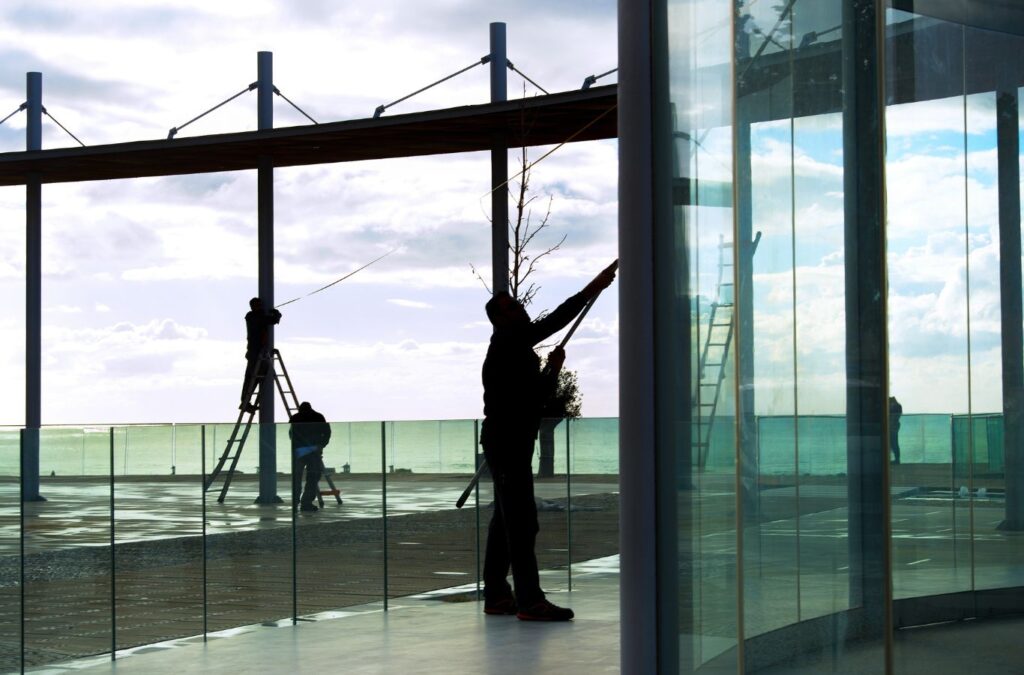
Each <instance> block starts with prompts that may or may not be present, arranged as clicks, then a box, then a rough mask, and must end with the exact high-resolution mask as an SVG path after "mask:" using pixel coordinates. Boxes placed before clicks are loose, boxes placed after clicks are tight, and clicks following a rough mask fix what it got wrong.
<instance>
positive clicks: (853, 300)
mask: <svg viewBox="0 0 1024 675" xmlns="http://www.w3.org/2000/svg"><path fill="white" fill-rule="evenodd" d="M884 17H885V15H884V9H883V7H882V2H881V0H849V1H848V2H846V3H845V4H844V5H843V46H842V49H843V91H844V101H843V174H844V175H843V190H844V193H845V195H846V197H845V200H844V201H845V214H844V222H845V258H846V264H845V273H846V290H845V295H846V437H847V448H846V453H847V460H846V462H847V476H848V479H847V480H848V498H849V521H848V527H849V556H850V561H849V562H850V606H851V607H860V608H862V610H863V614H862V615H861V616H862V621H861V622H860V623H859V625H858V628H859V629H860V631H862V635H864V636H871V637H875V638H877V637H881V636H882V635H887V634H890V633H891V627H892V603H891V602H890V598H889V572H890V569H891V564H890V560H889V555H890V553H889V531H890V523H889V489H888V484H889V471H888V466H889V461H888V459H889V458H888V452H887V450H888V448H887V442H888V417H887V412H888V400H887V397H888V379H887V378H888V370H889V367H888V366H889V364H888V353H887V345H886V328H887V325H886V321H887V312H886V282H885V271H886V270H885V229H884V222H885V154H884V143H883V141H884V138H885V126H884V107H883V105H884V100H885V99H884V98H883V97H882V92H883V90H884V76H885V71H884V68H883V63H884V62H883V60H882V58H881V47H882V40H884V35H885V34H884V32H883V30H882V29H881V24H882V22H883V21H884ZM888 643H889V641H888V640H886V644H887V649H886V657H887V660H888V659H891V649H889V648H888V646H889V645H888ZM887 672H891V669H889V670H887Z"/></svg>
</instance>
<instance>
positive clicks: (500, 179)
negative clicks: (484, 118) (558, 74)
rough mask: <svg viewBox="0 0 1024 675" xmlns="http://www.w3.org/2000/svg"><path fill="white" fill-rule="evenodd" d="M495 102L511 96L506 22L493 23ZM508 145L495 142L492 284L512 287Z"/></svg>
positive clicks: (499, 287)
mask: <svg viewBox="0 0 1024 675" xmlns="http://www.w3.org/2000/svg"><path fill="white" fill-rule="evenodd" d="M490 65H491V103H500V102H501V101H507V100H508V55H507V53H506V49H505V24H504V23H500V22H495V23H492V24H491V62H490ZM506 183H508V147H507V144H506V140H505V138H504V137H503V136H499V137H496V138H495V139H494V144H493V145H492V146H491V288H493V289H494V292H495V293H498V292H501V291H508V186H507V185H506Z"/></svg>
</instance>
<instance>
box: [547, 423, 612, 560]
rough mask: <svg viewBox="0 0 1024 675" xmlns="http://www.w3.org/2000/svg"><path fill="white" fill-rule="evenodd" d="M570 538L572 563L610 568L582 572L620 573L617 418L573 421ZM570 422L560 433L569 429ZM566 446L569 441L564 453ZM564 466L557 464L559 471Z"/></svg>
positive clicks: (571, 433)
mask: <svg viewBox="0 0 1024 675" xmlns="http://www.w3.org/2000/svg"><path fill="white" fill-rule="evenodd" d="M568 423H569V426H568V436H569V438H568V439H567V440H568V445H569V458H570V462H569V468H570V475H569V533H568V534H569V540H568V545H569V548H570V551H571V555H572V562H573V563H579V562H584V561H587V560H595V559H607V560H606V562H608V565H607V566H604V565H602V566H601V567H598V568H595V567H593V566H589V567H587V568H584V569H581V568H580V567H573V568H572V574H573V577H574V578H575V577H576V576H579V575H583V574H588V573H589V572H590V571H591V570H595V569H599V570H603V571H606V570H610V569H617V566H618V560H617V556H618V553H619V420H618V418H617V417H605V418H601V417H593V418H578V419H574V420H569V421H568ZM565 424H566V423H565V422H563V423H562V424H561V425H560V426H559V430H560V431H561V432H563V435H564V433H565V431H566V428H564V427H565ZM564 448H565V442H564V441H563V443H562V446H561V449H564ZM557 467H558V465H557V464H556V470H557Z"/></svg>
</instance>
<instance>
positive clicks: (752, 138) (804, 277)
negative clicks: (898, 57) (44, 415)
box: [655, 0, 887, 672]
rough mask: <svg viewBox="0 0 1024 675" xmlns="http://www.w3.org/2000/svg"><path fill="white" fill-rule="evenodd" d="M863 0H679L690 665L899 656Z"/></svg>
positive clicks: (835, 668)
mask: <svg viewBox="0 0 1024 675" xmlns="http://www.w3.org/2000/svg"><path fill="white" fill-rule="evenodd" d="M849 4H850V3H844V2H843V1H842V0H785V1H784V2H777V3H763V2H756V1H746V0H729V1H723V2H698V1H693V0H671V1H669V2H668V37H669V41H668V45H669V69H668V87H669V99H670V103H671V107H672V128H671V130H670V131H667V133H670V134H671V146H672V149H671V154H672V166H671V170H672V172H673V190H672V197H673V203H674V211H673V223H672V229H671V231H668V228H667V226H666V227H661V228H660V229H659V230H658V231H657V232H656V234H655V238H656V248H657V249H658V250H669V251H671V252H672V253H671V255H672V258H671V259H670V258H669V257H668V256H667V255H665V254H662V258H661V264H662V270H663V272H662V273H663V274H664V270H665V269H666V268H670V269H672V270H673V275H672V276H673V279H672V284H673V286H674V292H673V294H672V295H671V297H669V294H668V293H667V292H666V290H665V288H659V290H658V291H657V293H658V294H659V295H660V299H657V300H656V305H655V316H656V317H658V322H659V324H662V325H663V324H664V321H665V317H671V321H672V322H673V323H672V324H671V325H672V326H673V329H674V330H675V331H676V334H677V335H679V334H683V333H685V334H688V335H689V343H690V345H689V356H688V357H689V359H690V362H689V368H688V373H689V376H688V377H687V378H685V380H684V382H685V381H686V380H688V385H686V384H683V383H679V384H678V385H677V386H679V387H680V388H682V387H686V388H687V390H688V393H689V396H688V399H689V401H688V404H687V406H686V407H687V409H688V411H689V417H688V418H686V419H683V420H681V424H680V427H681V428H683V429H687V428H688V430H689V433H679V434H678V435H677V436H675V438H674V446H673V449H674V452H675V455H676V464H677V473H678V481H677V483H678V502H677V504H678V510H677V516H678V556H679V577H678V583H679V588H678V599H679V602H678V608H679V612H678V617H677V620H678V625H679V632H680V643H679V655H678V660H679V670H680V672H705V671H706V672H711V671H715V672H718V671H719V670H721V671H722V672H762V671H766V672H767V670H768V669H770V668H772V667H775V666H777V665H780V664H785V665H786V666H787V667H794V666H795V667H797V668H798V669H801V670H802V671H805V672H847V670H849V669H850V668H861V669H863V670H864V672H883V671H884V670H885V651H884V649H882V646H883V644H882V643H883V641H882V636H883V634H884V629H885V621H886V610H885V608H886V607H887V605H886V602H885V593H886V587H885V583H884V581H885V577H884V555H883V553H884V545H883V544H884V541H885V539H884V532H883V531H882V528H881V524H882V523H883V522H884V521H883V519H882V517H881V513H880V512H879V510H878V504H881V503H882V502H883V501H884V500H883V499H882V496H881V495H882V494H883V492H882V489H881V487H882V485H884V480H885V478H884V475H883V470H884V463H883V462H882V461H881V457H880V454H881V453H882V452H883V450H882V448H881V445H880V443H881V437H880V434H879V429H880V428H881V424H882V421H883V420H882V418H883V416H884V406H883V402H884V401H883V398H882V392H883V391H884V389H883V375H884V368H883V361H882V359H881V356H882V354H883V349H882V347H883V343H882V341H881V338H882V335H883V331H881V330H879V328H880V326H881V324H880V318H881V317H883V316H884V313H883V311H882V306H881V296H880V294H878V293H872V292H870V291H871V290H872V289H873V288H876V289H877V288H879V287H880V282H881V279H882V271H883V270H882V265H881V261H882V250H881V248H880V246H879V244H878V242H879V241H880V239H879V238H878V237H877V236H875V237H874V239H872V234H871V233H872V230H871V229H870V228H871V227H874V228H875V230H874V232H875V233H876V235H877V232H878V228H879V227H880V222H881V201H880V199H879V197H880V194H881V193H880V190H879V189H877V188H876V189H874V190H873V191H872V189H871V188H870V187H867V186H864V184H863V181H862V179H863V177H864V176H867V175H869V174H870V171H871V170H872V168H877V164H876V166H874V167H872V166H871V163H872V162H875V163H877V162H880V158H881V151H882V144H881V137H880V136H877V135H876V137H875V138H874V139H872V137H871V135H870V134H871V128H870V125H869V123H868V120H867V119H866V116H864V115H863V114H862V115H861V117H859V118H856V117H854V118H851V115H852V114H853V113H852V112H851V111H852V105H853V92H854V91H856V92H857V93H858V95H860V96H861V101H862V103H865V104H869V103H870V97H871V96H877V93H876V90H874V88H871V87H868V86H866V85H865V83H864V82H859V81H846V74H845V73H844V66H843V64H844V60H845V59H851V58H854V57H856V56H858V55H859V56H861V57H862V60H863V57H868V58H867V61H868V62H871V63H873V64H874V66H875V67H877V60H876V59H875V56H874V48H873V44H874V42H873V33H872V31H873V30H875V29H876V28H877V24H876V23H866V22H865V20H864V18H863V16H860V15H858V17H859V18H858V19H857V21H854V20H852V19H851V18H850V17H849V15H848V14H846V15H844V9H845V10H849V9H850V8H849V7H845V8H844V5H849ZM862 4H864V3H862ZM858 22H859V23H858ZM869 46H870V49H869ZM844 103H845V104H846V105H845V107H844ZM844 110H846V112H845V113H844ZM851 140H853V141H854V145H853V147H854V148H855V149H856V152H855V153H853V154H851V153H850V151H849V148H850V147H851V146H850V143H851ZM872 143H873V148H872V149H871V150H870V151H867V150H865V149H864V148H863V146H867V145H871V144H872ZM851 177H854V178H856V179H857V181H861V182H859V183H858V182H857V181H855V182H854V183H853V185H855V186H857V187H856V189H855V191H854V192H855V194H856V195H857V197H856V199H853V200H850V199H848V198H847V197H848V195H847V192H848V191H849V190H850V187H849V186H850V184H851V183H850V179H851ZM873 198H874V200H875V201H874V202H872V199H873ZM865 223H867V225H865ZM855 224H856V227H855V226H854V225H855ZM871 260H873V261H874V263H873V264H872V263H871V262H870V261H871ZM662 278H663V279H664V277H662ZM663 285H665V284H663ZM851 289H856V290H851ZM680 344H685V343H684V342H682V341H680ZM671 349H673V346H672V345H666V348H665V349H662V350H660V351H659V353H658V359H659V361H660V362H661V364H665V363H672V362H673V360H674V359H676V358H677V357H675V356H673V355H672V354H671V353H669V352H670V350H671ZM674 349H676V350H678V346H675V347H674ZM658 370H659V371H661V370H662V365H659V366H658ZM676 372H680V373H684V372H687V369H684V368H682V367H678V366H677V371H676ZM851 383H852V384H851ZM851 386H852V387H853V389H852V391H853V392H854V394H852V395H851V393H850V392H851V389H850V387H851ZM673 397H674V399H675V400H677V401H681V400H684V399H685V398H687V397H683V396H681V395H680V394H679V393H678V391H677V392H676V393H675V394H674V395H673ZM659 398H660V399H661V404H662V405H663V404H664V402H665V400H666V398H667V396H666V393H665V391H664V390H663V389H662V388H659ZM660 407H661V406H659V408H660ZM678 416H682V414H681V413H678V412H677V417H678ZM663 438H664V436H663ZM660 451H661V452H665V451H666V448H665V447H664V445H663V446H662V448H661V450H660Z"/></svg>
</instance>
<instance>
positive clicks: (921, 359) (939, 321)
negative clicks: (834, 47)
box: [886, 9, 1024, 670]
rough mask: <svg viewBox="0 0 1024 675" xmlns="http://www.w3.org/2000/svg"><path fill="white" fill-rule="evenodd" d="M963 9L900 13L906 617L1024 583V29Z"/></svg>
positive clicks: (889, 165)
mask: <svg viewBox="0 0 1024 675" xmlns="http://www.w3.org/2000/svg"><path fill="white" fill-rule="evenodd" d="M947 18H948V19H955V18H957V17H954V16H949V17H946V18H936V17H934V16H925V15H921V14H914V13H911V12H909V11H901V10H900V9H890V11H889V12H888V14H887V17H886V20H887V24H888V33H889V40H888V43H889V44H890V45H891V49H890V53H891V57H890V59H889V62H888V64H887V87H888V89H889V91H890V92H891V93H890V105H889V106H888V108H887V109H886V130H887V146H888V153H887V157H886V172H887V174H888V177H889V183H888V194H889V222H888V228H887V233H886V240H887V266H888V278H889V289H888V290H889V336H890V338H889V339H890V368H889V379H890V389H891V394H892V396H894V397H895V398H894V399H892V401H893V402H892V403H891V407H890V412H889V414H890V434H891V435H890V450H891V454H890V458H891V461H892V462H893V463H894V464H893V467H892V477H893V493H892V530H893V539H892V556H893V590H894V597H895V609H896V611H895V615H896V616H895V619H896V627H897V628H903V627H910V626H915V625H919V624H921V623H924V622H927V621H940V620H956V619H966V618H974V617H985V616H989V615H993V614H999V613H1000V611H999V606H1001V605H1003V604H1004V603H1005V602H1006V600H1001V601H997V600H996V598H997V597H998V595H1004V597H1005V593H1007V592H1010V591H1007V589H1016V591H1014V592H1016V593H1017V596H1016V597H1018V598H1019V593H1020V588H1021V586H1022V584H1024V563H1022V562H1021V561H1022V560H1024V558H1022V553H1024V549H1022V545H1024V538H1022V536H1021V534H1022V533H1021V528H1022V526H1024V522H1022V519H1021V511H1020V500H1019V497H1018V495H1019V492H1018V490H1019V486H1018V483H1019V480H1020V475H1021V471H1020V467H1021V464H1020V463H1019V459H1018V457H1019V453H1020V452H1021V450H1020V448H1021V447H1022V446H1021V441H1022V438H1024V437H1022V435H1021V432H1022V427H1021V419H1022V418H1021V412H1020V411H1021V391H1022V389H1021V388H1022V383H1024V372H1022V357H1024V354H1022V351H1024V346H1022V344H1021V258H1020V255H1021V254H1020V243H1021V232H1020V106H1019V99H1020V84H1021V82H1022V80H1024V77H1022V76H1024V68H1022V66H1021V63H1020V59H1019V58H1017V56H1016V55H1019V54H1020V53H1021V50H1022V48H1024V38H1022V37H1020V36H1017V35H1012V34H1008V33H1003V32H996V31H993V30H985V29H983V28H977V27H971V26H966V25H963V24H962V23H959V22H956V21H953V20H946V19H947ZM1007 28H1012V26H1007ZM922 429H923V430H924V431H923V433H922ZM995 589H1003V591H1002V593H1000V594H994V593H992V591H994V590H995ZM1010 597H1012V596H1010ZM1014 602H1015V601H1013V600H1010V604H1011V605H1012V604H1014ZM921 637H922V634H921V633H920V631H909V630H908V631H899V632H898V633H897V639H896V641H895V646H896V653H895V656H896V666H897V670H899V669H901V668H904V667H905V668H910V667H912V661H913V655H914V654H915V653H916V651H917V650H918V649H919V645H920V644H921ZM964 647H965V650H964V651H965V652H966V653H972V652H976V656H977V657H978V658H982V657H985V654H986V653H987V652H988V651H989V650H988V648H987V647H986V646H985V645H984V644H980V645H978V644H976V643H975V642H974V641H969V644H968V643H967V642H965V644H964ZM1011 651H1012V650H1011Z"/></svg>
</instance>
